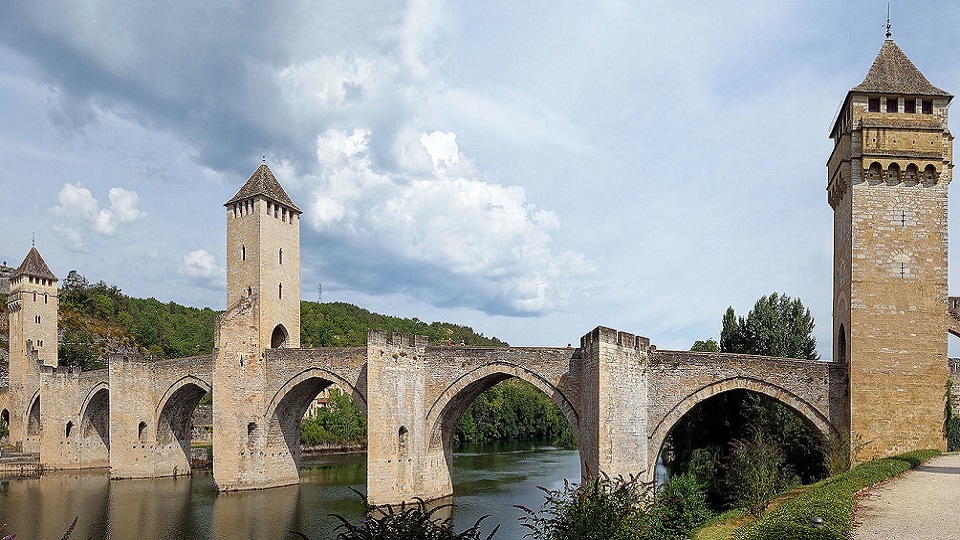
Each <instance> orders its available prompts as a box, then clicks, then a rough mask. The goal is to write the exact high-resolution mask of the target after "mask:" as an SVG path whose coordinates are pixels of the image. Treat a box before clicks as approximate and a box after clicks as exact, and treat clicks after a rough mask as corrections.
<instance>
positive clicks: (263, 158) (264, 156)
mask: <svg viewBox="0 0 960 540" xmlns="http://www.w3.org/2000/svg"><path fill="white" fill-rule="evenodd" d="M260 163H263V164H264V165H266V164H267V153H266V152H264V153H263V156H262V159H261V160H260Z"/></svg>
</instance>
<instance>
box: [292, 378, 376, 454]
mask: <svg viewBox="0 0 960 540" xmlns="http://www.w3.org/2000/svg"><path fill="white" fill-rule="evenodd" d="M300 443H301V444H306V445H316V444H331V445H355V444H361V445H362V444H366V443H367V419H366V417H365V416H364V415H363V411H362V410H360V406H359V405H357V404H356V403H355V402H354V401H353V399H352V398H351V397H350V396H348V395H347V394H345V393H344V392H343V391H342V390H340V389H339V388H331V389H330V394H329V397H328V398H327V406H326V407H321V408H319V409H317V410H315V411H314V412H313V413H312V414H310V415H307V417H306V418H304V419H303V420H302V421H301V422H300Z"/></svg>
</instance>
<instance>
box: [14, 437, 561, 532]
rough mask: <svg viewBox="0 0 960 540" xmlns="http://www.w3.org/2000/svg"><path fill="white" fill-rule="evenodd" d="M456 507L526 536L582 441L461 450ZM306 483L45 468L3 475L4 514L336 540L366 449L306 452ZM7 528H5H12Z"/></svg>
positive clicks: (58, 527)
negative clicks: (223, 482)
mask: <svg viewBox="0 0 960 540" xmlns="http://www.w3.org/2000/svg"><path fill="white" fill-rule="evenodd" d="M453 463H454V477H453V481H454V499H453V507H452V509H451V510H448V511H446V512H448V513H447V515H450V516H451V517H452V519H453V523H454V526H455V528H456V530H457V531H462V530H463V529H465V528H467V527H469V526H471V525H473V523H474V522H475V521H476V520H477V519H478V518H480V517H481V516H484V515H487V514H489V515H490V517H488V518H487V519H486V520H484V522H483V524H482V529H483V531H484V534H486V533H488V532H489V531H491V530H492V529H493V527H494V526H496V525H497V524H500V526H501V527H500V531H499V532H498V533H497V535H496V536H495V537H494V538H495V539H496V540H514V539H518V538H522V537H523V535H524V533H525V529H523V528H522V527H521V526H520V522H519V521H518V518H519V516H520V515H521V511H520V510H518V509H517V508H514V506H513V505H523V506H527V507H528V508H532V509H538V508H539V507H540V505H541V504H542V503H543V493H542V492H541V491H540V490H539V489H537V486H543V487H546V488H548V489H557V488H559V487H561V486H562V485H563V479H564V478H567V479H570V480H572V481H579V476H580V458H579V455H578V453H577V451H576V450H559V449H556V448H551V447H537V446H534V445H531V444H529V443H513V444H509V445H500V446H490V445H486V446H479V447H473V448H467V449H464V450H463V451H461V452H458V453H456V454H455V455H454V462H453ZM300 477H301V482H300V485H299V486H290V487H285V488H275V489H268V490H261V491H249V492H239V493H223V494H218V493H217V491H216V486H215V485H214V482H213V475H212V474H211V473H210V472H208V471H197V472H194V474H193V476H191V477H186V478H161V479H152V480H118V481H113V482H111V481H110V480H109V478H108V476H107V474H106V471H84V472H78V473H65V472H58V473H52V474H46V475H43V476H42V477H40V478H25V479H3V480H0V523H8V524H9V527H8V530H7V533H10V532H13V533H16V534H17V539H18V540H20V539H23V540H27V539H33V538H43V539H47V538H51V539H57V538H61V537H62V536H63V534H64V533H65V532H66V531H67V529H68V528H69V527H70V524H71V522H73V520H74V518H75V517H79V519H78V521H77V525H76V528H75V530H74V531H73V533H72V534H71V535H70V538H78V539H86V538H93V539H98V538H109V539H117V540H120V539H123V540H127V539H134V538H158V539H159V538H163V539H166V538H177V539H185V540H193V539H204V538H223V539H231V540H235V539H244V538H258V539H259V538H264V539H266V538H269V539H284V538H289V539H295V538H297V537H296V536H294V535H291V534H289V533H288V531H299V532H302V533H303V534H305V535H306V536H307V537H308V538H310V539H311V540H332V539H334V538H336V533H335V532H334V529H335V528H336V526H337V524H338V521H336V519H335V518H333V517H331V516H330V515H329V514H331V513H334V514H339V515H342V516H344V517H346V518H347V519H349V520H350V521H351V522H354V523H356V522H357V521H359V520H360V519H361V518H362V516H363V504H362V503H361V502H360V498H359V497H358V496H357V495H356V494H355V493H353V491H351V488H353V489H356V490H358V491H363V490H364V489H365V481H366V456H365V455H363V454H352V455H339V456H325V457H322V458H318V459H312V460H310V461H305V462H304V464H303V467H302V468H301V472H300ZM5 534H6V533H5Z"/></svg>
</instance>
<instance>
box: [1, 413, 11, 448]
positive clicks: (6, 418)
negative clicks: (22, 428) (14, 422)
mask: <svg viewBox="0 0 960 540" xmlns="http://www.w3.org/2000/svg"><path fill="white" fill-rule="evenodd" d="M0 432H2V436H0V440H2V441H3V442H6V441H7V440H9V438H10V435H9V434H10V411H8V410H7V409H3V410H0Z"/></svg>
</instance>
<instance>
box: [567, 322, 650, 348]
mask: <svg viewBox="0 0 960 540" xmlns="http://www.w3.org/2000/svg"><path fill="white" fill-rule="evenodd" d="M593 343H610V344H613V345H617V346H618V347H625V348H629V349H642V350H644V351H648V350H656V347H652V346H651V345H650V338H645V337H643V336H638V335H635V334H631V333H629V332H620V331H618V330H614V329H613V328H607V327H605V326H598V327H596V328H594V329H593V330H592V331H591V332H590V333H588V334H585V335H584V336H583V337H581V338H580V348H581V349H585V348H587V347H589V346H590V345H591V344H593Z"/></svg>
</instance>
